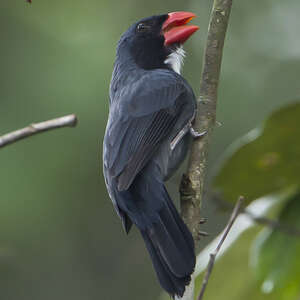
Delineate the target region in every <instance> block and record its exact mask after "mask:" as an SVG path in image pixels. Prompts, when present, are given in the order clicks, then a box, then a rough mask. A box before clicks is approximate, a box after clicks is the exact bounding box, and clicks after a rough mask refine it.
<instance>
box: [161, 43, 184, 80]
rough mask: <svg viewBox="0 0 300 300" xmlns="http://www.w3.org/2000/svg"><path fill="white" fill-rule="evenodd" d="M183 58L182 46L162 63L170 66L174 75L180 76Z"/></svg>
mask: <svg viewBox="0 0 300 300" xmlns="http://www.w3.org/2000/svg"><path fill="white" fill-rule="evenodd" d="M184 57H185V51H184V50H183V48H182V46H180V47H178V48H177V49H176V50H175V51H173V52H172V53H171V54H169V55H168V57H167V59H166V60H165V61H164V63H165V64H168V65H170V66H171V68H172V69H173V70H174V71H175V72H176V73H178V74H180V71H181V67H182V66H183V59H184Z"/></svg>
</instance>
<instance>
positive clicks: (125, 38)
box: [117, 12, 198, 70]
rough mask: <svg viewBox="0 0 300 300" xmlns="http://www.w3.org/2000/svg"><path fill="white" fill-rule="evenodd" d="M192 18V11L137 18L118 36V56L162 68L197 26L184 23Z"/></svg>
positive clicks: (146, 66) (145, 67) (151, 66)
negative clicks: (137, 19)
mask: <svg viewBox="0 0 300 300" xmlns="http://www.w3.org/2000/svg"><path fill="white" fill-rule="evenodd" d="M194 17H195V15H194V14H192V13H187V12H175V13H169V14H164V15H158V16H152V17H149V18H144V19H142V20H140V21H139V22H137V23H135V24H133V25H132V26H130V27H129V29H128V30H127V31H126V32H125V33H124V34H123V35H122V37H121V39H120V41H119V44H118V49H117V53H118V56H127V55H129V56H130V58H131V59H133V60H134V62H135V63H136V64H137V65H138V66H139V67H140V68H143V69H147V70H148V69H155V68H164V67H166V65H165V63H164V61H165V60H166V58H167V57H168V55H169V54H171V52H172V51H174V49H176V48H177V47H178V45H180V44H182V43H184V41H185V40H186V39H187V38H188V37H189V36H190V35H191V34H192V33H193V32H195V31H196V30H197V29H198V27H197V26H188V25H185V24H186V23H188V22H189V21H190V20H191V19H192V18H194Z"/></svg>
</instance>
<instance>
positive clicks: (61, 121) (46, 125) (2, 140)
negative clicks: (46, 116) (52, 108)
mask: <svg viewBox="0 0 300 300" xmlns="http://www.w3.org/2000/svg"><path fill="white" fill-rule="evenodd" d="M76 124H77V117H76V116H75V115H67V116H64V117H60V118H56V119H52V120H48V121H44V122H40V123H34V124H31V125H29V126H28V127H25V128H22V129H19V130H16V131H13V132H10V133H7V134H5V135H2V136H0V148H2V147H4V146H7V145H10V144H12V143H14V142H17V141H19V140H21V139H24V138H27V137H29V136H32V135H35V134H37V133H41V132H44V131H48V130H51V129H56V128H61V127H74V126H76Z"/></svg>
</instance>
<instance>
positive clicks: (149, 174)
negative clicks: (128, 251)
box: [103, 11, 202, 298]
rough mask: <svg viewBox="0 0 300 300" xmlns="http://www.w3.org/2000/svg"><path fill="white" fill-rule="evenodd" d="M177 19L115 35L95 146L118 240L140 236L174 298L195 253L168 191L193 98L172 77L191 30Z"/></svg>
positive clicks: (143, 23)
mask: <svg viewBox="0 0 300 300" xmlns="http://www.w3.org/2000/svg"><path fill="white" fill-rule="evenodd" d="M194 17H196V15H195V14H194V13H191V12H185V11H179V12H173V13H167V14H161V15H155V16H151V17H148V18H144V19H142V20H140V21H138V22H136V23H134V24H133V25H131V26H130V27H129V29H128V30H127V31H126V32H125V33H123V34H122V36H121V38H120V40H119V42H118V44H117V50H116V59H115V63H114V68H113V73H112V78H111V82H110V89H109V115H108V121H107V126H106V131H105V135H104V140H103V173H104V178H105V183H106V187H107V190H108V194H109V196H110V198H111V200H112V203H113V205H114V208H115V210H116V212H117V214H118V215H119V217H120V218H121V221H122V225H123V227H124V230H125V231H126V233H129V231H130V229H131V227H132V224H134V225H135V226H136V227H137V228H138V230H139V231H140V233H141V235H142V238H143V240H144V242H145V245H146V248H147V250H148V252H149V254H150V258H151V260H152V264H153V267H154V269H155V271H156V274H157V277H158V280H159V283H160V285H161V287H162V288H163V289H164V290H165V291H166V292H167V293H169V295H170V296H171V297H173V298H174V297H175V296H178V297H182V296H183V294H184V292H185V288H186V286H187V285H188V284H189V283H190V280H191V274H192V273H193V271H194V268H195V246H194V241H193V238H192V235H191V232H190V231H189V229H188V227H187V226H186V224H185V223H184V221H183V220H182V218H181V217H180V214H179V213H178V211H177V209H176V207H175V205H174V203H173V202H172V199H171V198H170V196H169V194H168V191H167V189H166V187H165V181H167V180H168V179H169V178H170V177H171V176H172V175H173V174H174V172H175V171H176V170H177V169H178V167H179V166H180V164H181V163H182V162H183V160H184V159H185V157H186V155H187V152H188V149H189V144H190V141H191V139H192V136H193V137H198V136H201V135H202V133H197V132H196V131H195V130H193V127H192V123H193V120H194V117H195V113H196V107H197V105H196V98H195V95H194V93H193V90H192V88H191V87H190V85H189V84H188V82H187V81H186V80H185V79H184V78H183V77H182V76H181V75H180V72H181V66H182V62H183V58H184V56H185V52H184V50H183V44H184V42H185V41H186V40H187V39H188V38H189V37H190V36H191V35H192V34H193V33H194V32H196V31H197V30H198V29H199V27H198V26H195V25H190V24H188V23H189V22H190V21H191V20H192V19H193V18H194Z"/></svg>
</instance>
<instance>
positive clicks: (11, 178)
mask: <svg viewBox="0 0 300 300" xmlns="http://www.w3.org/2000/svg"><path fill="white" fill-rule="evenodd" d="M211 4H212V1H204V0H202V1H196V0H192V1H187V2H183V1H179V0H173V1H170V0H167V1H157V0H153V1H137V0H129V1H103V0H97V1H96V0H86V1H79V0H72V1H71V0H64V1H59V0H33V3H32V5H29V4H27V3H25V0H1V2H0V33H1V35H0V36H1V47H0V66H1V69H0V87H1V88H0V103H1V109H0V125H1V126H0V135H1V134H4V133H6V132H9V131H12V130H14V129H17V128H20V127H23V126H25V125H27V124H29V123H31V122H37V121H43V120H47V119H50V118H54V117H58V116H62V115H64V114H68V113H76V114H77V116H78V118H79V124H78V127H76V128H74V129H60V130H56V131H52V132H48V133H45V134H43V135H40V136H36V137H33V138H29V139H27V140H24V141H22V142H19V143H17V144H15V145H11V146H8V147H6V148H3V149H2V150H1V153H0V166H1V167H0V299H1V300H2V299H3V300H20V299H22V300H29V299H30V300H47V299H49V300H50V299H51V300H53V299H57V300H68V299H70V300H71V299H72V300H77V299H78V300H79V299H80V300H82V299H85V300H94V299H104V300H106V299H107V300H110V299H144V300H150V299H155V298H156V297H157V295H159V293H160V291H161V290H160V287H159V285H158V284H157V282H156V278H155V274H154V272H153V270H152V266H151V263H150V259H149V258H148V255H147V253H146V250H145V248H144V245H143V242H142V241H141V239H140V237H139V235H138V234H137V233H136V231H135V230H133V231H132V233H131V234H130V235H129V236H126V235H125V234H124V232H123V230H122V228H121V224H120V221H119V219H118V218H117V216H116V214H115V212H114V211H113V208H112V205H111V202H110V200H109V198H108V195H107V192H106V189H105V186H104V181H103V177H102V160H101V156H102V140H103V134H104V130H105V124H106V119H107V114H108V86H109V81H110V76H111V71H112V65H113V61H114V55H115V46H116V43H117V41H118V38H119V37H120V35H121V33H122V32H123V31H125V30H126V29H127V27H128V26H129V25H130V24H131V23H133V22H135V21H136V20H138V19H140V18H142V17H145V16H150V15H153V14H160V13H166V12H171V11H176V10H186V11H193V12H195V13H196V14H197V15H198V16H199V18H198V19H196V20H194V21H193V23H195V24H198V25H200V27H201V28H200V31H199V32H198V33H197V34H196V35H195V36H193V37H192V38H191V40H190V41H189V42H188V43H187V44H186V47H185V48H186V50H187V52H188V55H187V59H186V63H185V67H184V72H183V75H184V76H185V77H186V78H187V79H188V81H189V82H190V83H191V85H192V86H193V88H194V91H195V93H196V94H198V87H199V78H200V73H201V62H202V54H203V47H204V43H205V38H206V31H207V23H208V18H209V12H210V7H211ZM299 11H300V2H299V1H298V0H290V1H281V0H263V1H261V0H252V1H234V5H233V8H232V15H231V19H230V25H229V30H228V34H227V40H226V44H225V51H224V56H223V65H222V77H221V85H220V89H219V103H218V121H219V122H221V123H222V124H223V125H222V126H221V127H218V128H216V130H215V136H214V141H213V144H212V147H211V153H210V170H209V174H210V175H211V174H213V170H214V168H215V167H216V166H217V165H218V161H219V157H220V155H221V154H222V152H223V151H224V148H225V147H227V146H228V145H229V144H230V143H231V142H232V141H233V140H234V139H236V138H237V137H239V136H241V135H242V134H244V133H246V132H247V131H248V130H250V129H252V128H253V127H256V126H257V124H258V123H260V122H261V121H262V120H264V119H265V117H266V116H267V115H268V114H269V113H270V112H271V111H273V110H274V109H275V108H278V107H280V106H282V105H284V104H287V103H289V102H291V101H292V100H293V99H295V98H298V97H299V95H300V84H299V74H300V38H299V28H300V18H299ZM179 179H180V172H179V173H178V175H177V176H176V177H175V178H173V179H172V181H171V182H170V184H169V188H170V190H171V193H172V195H173V198H174V199H176V198H178V196H177V189H178V188H177V185H178V182H179ZM203 216H208V217H209V221H208V224H207V225H206V228H205V229H206V230H208V231H209V232H210V233H211V234H212V236H214V234H215V233H217V232H218V231H219V230H220V229H221V228H223V226H224V225H223V224H224V220H226V218H227V216H224V215H223V214H221V213H219V212H218V211H216V207H215V206H214V204H213V203H211V202H209V201H206V202H205V203H204V206H203ZM205 243H206V241H204V242H203V245H204V244H205Z"/></svg>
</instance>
